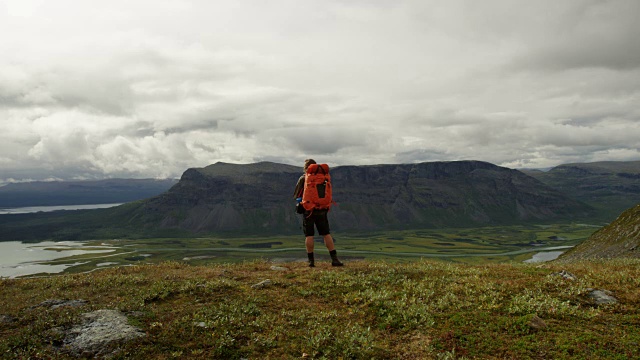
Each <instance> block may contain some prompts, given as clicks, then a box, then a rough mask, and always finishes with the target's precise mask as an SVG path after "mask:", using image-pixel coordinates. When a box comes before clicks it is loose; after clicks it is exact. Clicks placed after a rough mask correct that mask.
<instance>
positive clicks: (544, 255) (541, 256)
mask: <svg viewBox="0 0 640 360" xmlns="http://www.w3.org/2000/svg"><path fill="white" fill-rule="evenodd" d="M563 253H564V251H545V252H539V253H537V254H534V255H533V257H531V259H529V260H525V261H524V262H526V263H537V262H545V261H551V260H555V259H557V258H558V256H560V255H562V254H563Z"/></svg>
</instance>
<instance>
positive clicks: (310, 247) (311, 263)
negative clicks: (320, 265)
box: [304, 236, 316, 267]
mask: <svg viewBox="0 0 640 360" xmlns="http://www.w3.org/2000/svg"><path fill="white" fill-rule="evenodd" d="M304 245H305V246H306V247H307V258H308V259H309V267H315V266H316V262H315V259H314V258H313V236H307V237H305V238H304Z"/></svg>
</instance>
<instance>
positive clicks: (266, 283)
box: [251, 279, 273, 289]
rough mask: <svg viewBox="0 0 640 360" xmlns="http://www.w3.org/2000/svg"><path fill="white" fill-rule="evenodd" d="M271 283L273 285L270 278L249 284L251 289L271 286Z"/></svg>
mask: <svg viewBox="0 0 640 360" xmlns="http://www.w3.org/2000/svg"><path fill="white" fill-rule="evenodd" d="M271 285H273V281H271V280H270V279H267V280H263V281H260V282H259V283H257V284H253V285H251V287H252V288H253V289H262V288H265V287H267V286H271Z"/></svg>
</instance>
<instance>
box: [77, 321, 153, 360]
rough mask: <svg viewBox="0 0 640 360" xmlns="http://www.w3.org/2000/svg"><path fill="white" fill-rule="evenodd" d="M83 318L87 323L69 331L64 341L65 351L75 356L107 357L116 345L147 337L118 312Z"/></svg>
mask: <svg viewBox="0 0 640 360" xmlns="http://www.w3.org/2000/svg"><path fill="white" fill-rule="evenodd" d="M83 316H84V318H85V321H84V322H83V323H82V324H80V325H77V326H75V327H73V328H72V329H71V330H69V331H68V332H67V336H66V337H65V339H64V349H65V350H66V351H68V352H69V353H71V354H73V355H75V356H83V357H86V356H96V355H105V354H107V353H109V352H110V351H111V349H112V348H113V347H112V345H113V344H114V343H122V342H126V341H129V340H132V339H135V338H138V337H141V336H145V333H144V332H142V331H141V330H140V329H138V328H136V327H134V326H131V325H129V324H128V321H127V317H126V316H125V315H124V314H123V313H121V312H120V311H117V310H97V311H93V312H90V313H86V314H84V315H83Z"/></svg>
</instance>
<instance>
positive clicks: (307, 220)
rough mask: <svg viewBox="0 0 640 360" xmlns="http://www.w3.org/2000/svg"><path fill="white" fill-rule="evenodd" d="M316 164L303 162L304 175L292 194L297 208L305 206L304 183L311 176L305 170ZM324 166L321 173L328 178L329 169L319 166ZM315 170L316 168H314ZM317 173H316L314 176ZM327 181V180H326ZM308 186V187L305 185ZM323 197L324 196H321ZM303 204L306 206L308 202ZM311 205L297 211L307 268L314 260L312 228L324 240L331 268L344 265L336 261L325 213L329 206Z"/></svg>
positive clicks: (313, 263)
mask: <svg viewBox="0 0 640 360" xmlns="http://www.w3.org/2000/svg"><path fill="white" fill-rule="evenodd" d="M314 164H316V162H315V160H313V159H307V160H305V161H304V174H303V175H302V176H301V177H300V179H298V184H297V185H296V190H295V191H294V193H293V197H294V198H295V199H296V201H297V202H298V206H303V205H305V204H303V203H301V202H303V198H304V190H305V181H307V182H309V180H310V178H311V174H307V170H308V169H309V167H310V166H311V165H314ZM320 166H324V168H323V169H326V170H323V169H320V170H322V173H323V174H325V175H327V176H328V169H329V167H328V166H327V165H325V164H323V165H320ZM314 168H316V169H317V167H314ZM317 173H318V171H316V174H317ZM327 181H328V180H327ZM307 186H308V185H307ZM329 186H330V185H329ZM328 194H329V196H328V198H329V201H330V200H331V195H330V194H331V192H330V190H329V192H328ZM322 196H323V197H324V194H322ZM305 203H307V204H308V201H306V202H305ZM311 206H313V205H307V206H305V209H304V211H299V212H301V213H302V230H303V232H304V236H305V245H306V247H307V257H308V258H309V267H315V260H314V256H313V245H314V243H313V236H314V235H315V232H314V226H315V227H316V228H317V229H318V234H320V236H322V237H323V238H324V244H325V246H326V247H327V250H329V255H331V265H332V266H343V265H344V264H343V263H341V262H340V260H338V255H337V254H336V249H335V246H334V244H333V238H332V237H331V232H330V230H329V219H328V218H327V213H328V212H329V206H330V205H328V206H327V207H326V208H320V209H319V208H311V209H308V207H311Z"/></svg>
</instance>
